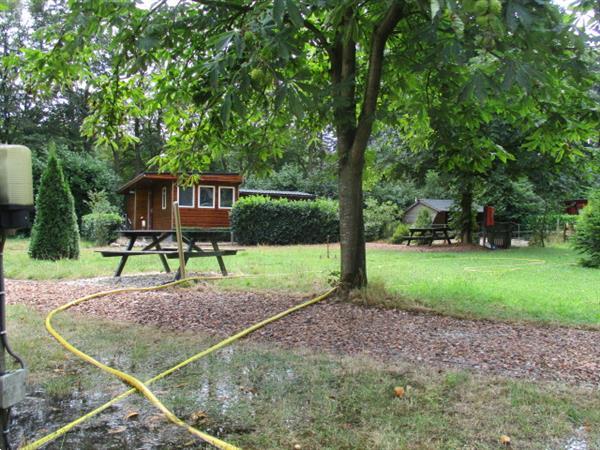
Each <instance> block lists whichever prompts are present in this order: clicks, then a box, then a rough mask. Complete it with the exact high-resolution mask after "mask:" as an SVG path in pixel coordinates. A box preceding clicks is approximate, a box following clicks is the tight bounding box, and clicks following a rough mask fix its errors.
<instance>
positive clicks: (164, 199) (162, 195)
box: [160, 186, 167, 209]
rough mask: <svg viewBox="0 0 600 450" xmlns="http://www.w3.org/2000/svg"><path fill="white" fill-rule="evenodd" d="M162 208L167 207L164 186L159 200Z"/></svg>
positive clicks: (165, 188)
mask: <svg viewBox="0 0 600 450" xmlns="http://www.w3.org/2000/svg"><path fill="white" fill-rule="evenodd" d="M160 205H161V207H162V209H167V187H166V186H164V187H163V188H162V191H161V202H160Z"/></svg>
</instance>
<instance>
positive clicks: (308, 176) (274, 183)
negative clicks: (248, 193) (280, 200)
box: [244, 163, 337, 197]
mask: <svg viewBox="0 0 600 450" xmlns="http://www.w3.org/2000/svg"><path fill="white" fill-rule="evenodd" d="M332 172H333V170H332V169H331V167H329V166H327V167H311V168H310V169H307V170H303V169H302V168H301V167H300V166H299V165H298V164H291V163H288V164H285V165H284V166H282V167H281V168H280V169H279V170H276V171H272V172H270V173H268V174H266V175H264V176H257V175H254V176H252V175H251V176H249V177H247V178H246V179H245V181H244V187H245V188H248V189H274V190H287V191H303V192H308V193H309V194H315V195H318V196H319V197H336V196H337V183H336V180H335V177H334V176H333V175H332Z"/></svg>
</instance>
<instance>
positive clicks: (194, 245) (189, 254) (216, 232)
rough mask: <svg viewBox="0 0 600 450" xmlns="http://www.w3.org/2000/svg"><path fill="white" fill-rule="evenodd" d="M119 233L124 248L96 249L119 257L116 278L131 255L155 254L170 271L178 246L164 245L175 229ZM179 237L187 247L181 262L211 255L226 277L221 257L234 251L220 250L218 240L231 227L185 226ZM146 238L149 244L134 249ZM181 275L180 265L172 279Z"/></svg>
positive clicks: (228, 233)
mask: <svg viewBox="0 0 600 450" xmlns="http://www.w3.org/2000/svg"><path fill="white" fill-rule="evenodd" d="M119 234H120V235H121V236H123V237H126V238H128V239H129V242H128V243H127V246H126V247H125V249H120V250H97V251H98V252H100V253H101V254H102V256H104V257H120V258H121V260H120V261H119V265H118V266H117V270H116V271H115V277H120V276H121V273H122V272H123V269H124V268H125V264H126V263H127V260H128V259H129V257H130V256H144V255H158V257H159V259H160V261H161V263H162V265H163V268H164V269H165V271H166V272H167V273H170V272H171V268H170V267H169V263H168V261H167V258H168V259H175V258H178V257H179V253H178V251H177V248H174V247H163V246H162V245H161V244H163V243H164V241H165V240H167V239H168V238H170V237H172V238H175V237H176V233H175V230H123V231H119ZM181 235H182V240H183V242H184V244H185V246H186V248H185V251H184V264H187V262H188V260H189V259H190V258H202V257H210V256H214V257H215V258H217V261H218V263H219V268H220V269H221V273H222V274H223V276H227V269H226V267H225V262H223V256H229V255H235V254H236V253H237V250H221V249H220V248H219V239H228V236H231V229H230V228H184V229H182V231H181ZM140 238H142V239H149V240H150V243H148V244H146V245H145V246H144V247H142V248H140V249H134V248H133V246H134V245H135V243H136V241H137V240H138V239H140ZM198 242H210V243H211V246H212V249H204V248H201V247H200V246H199V245H198ZM180 278H181V268H179V269H178V270H177V274H176V276H175V279H176V280H178V279H180Z"/></svg>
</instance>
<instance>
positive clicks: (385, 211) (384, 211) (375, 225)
mask: <svg viewBox="0 0 600 450" xmlns="http://www.w3.org/2000/svg"><path fill="white" fill-rule="evenodd" d="M363 214H364V220H365V240H366V241H367V242H371V241H376V240H378V239H387V238H389V237H390V236H391V235H392V234H393V233H394V224H395V223H396V222H397V221H398V216H399V214H400V213H399V209H398V206H397V205H395V204H394V203H392V202H384V203H378V202H377V200H375V199H373V198H368V199H367V200H366V201H365V209H364V212H363Z"/></svg>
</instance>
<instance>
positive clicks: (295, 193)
mask: <svg viewBox="0 0 600 450" xmlns="http://www.w3.org/2000/svg"><path fill="white" fill-rule="evenodd" d="M240 195H266V196H269V197H296V198H306V199H313V198H315V197H316V195H315V194H309V193H308V192H301V191H276V190H271V189H244V188H242V189H240Z"/></svg>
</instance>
